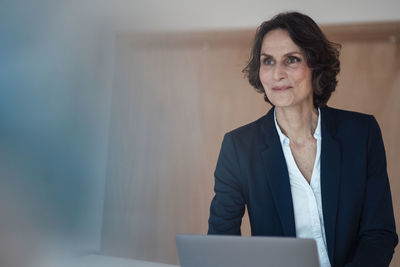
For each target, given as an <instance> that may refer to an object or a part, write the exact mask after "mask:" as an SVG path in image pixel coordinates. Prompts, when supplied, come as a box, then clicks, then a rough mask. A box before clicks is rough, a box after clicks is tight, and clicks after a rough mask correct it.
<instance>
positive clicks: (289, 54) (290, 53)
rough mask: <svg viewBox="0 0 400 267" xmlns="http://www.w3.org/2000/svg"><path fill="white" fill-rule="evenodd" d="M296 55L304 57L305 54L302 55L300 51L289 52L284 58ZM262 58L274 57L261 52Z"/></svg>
mask: <svg viewBox="0 0 400 267" xmlns="http://www.w3.org/2000/svg"><path fill="white" fill-rule="evenodd" d="M294 54H298V55H301V56H303V53H301V52H299V51H291V52H288V53H286V54H284V55H283V56H285V57H286V56H291V55H294ZM261 56H264V57H273V56H272V55H270V54H267V53H264V52H261V54H260V57H261Z"/></svg>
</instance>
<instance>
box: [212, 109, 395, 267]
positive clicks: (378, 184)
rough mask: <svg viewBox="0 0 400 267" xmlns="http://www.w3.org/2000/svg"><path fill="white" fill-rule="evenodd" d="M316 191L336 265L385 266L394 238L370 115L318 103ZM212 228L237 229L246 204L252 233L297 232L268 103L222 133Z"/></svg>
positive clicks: (383, 166)
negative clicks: (318, 176)
mask: <svg viewBox="0 0 400 267" xmlns="http://www.w3.org/2000/svg"><path fill="white" fill-rule="evenodd" d="M320 110H321V135H322V140H321V194H322V209H323V216H324V225H325V233H326V242H327V249H328V255H329V260H330V262H331V265H332V267H333V266H360V267H365V266H374V267H377V266H388V265H389V263H390V261H391V259H392V256H393V253H394V248H395V246H396V245H397V242H398V239H397V235H396V228H395V222H394V215H393V206H392V199H391V194H390V186H389V180H388V176H387V170H386V157H385V148H384V145H383V141H382V136H381V131H380V129H379V126H378V123H377V121H376V120H375V118H374V117H373V116H371V115H365V114H361V113H356V112H350V111H343V110H338V109H333V108H329V107H325V108H321V109H320ZM214 189H215V196H214V198H213V200H212V202H211V207H210V218H209V230H208V233H209V234H229V235H240V234H241V232H240V225H241V222H242V217H243V214H244V211H245V206H247V210H248V214H249V218H250V226H251V234H252V235H254V236H296V230H295V221H294V213H293V202H292V195H291V189H290V182H289V175H288V169H287V166H286V161H285V158H284V155H283V151H282V147H281V143H280V140H279V136H278V133H277V131H276V128H275V124H274V112H273V108H272V109H271V110H270V111H269V112H268V113H267V115H265V116H264V117H262V118H260V119H258V120H257V121H255V122H253V123H250V124H248V125H245V126H243V127H240V128H238V129H236V130H233V131H231V132H229V133H227V134H226V135H225V137H224V140H223V142H222V147H221V151H220V155H219V158H218V163H217V167H216V170H215V187H214Z"/></svg>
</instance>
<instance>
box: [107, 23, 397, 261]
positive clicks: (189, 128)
mask: <svg viewBox="0 0 400 267" xmlns="http://www.w3.org/2000/svg"><path fill="white" fill-rule="evenodd" d="M389 24H390V25H391V26H390V27H389V28H388V29H387V30H386V33H388V34H389V36H391V35H395V36H397V35H398V30H396V29H398V25H400V23H397V24H396V23H395V24H393V23H389ZM371 25H372V24H371ZM393 25H395V26H393ZM343 26H344V25H341V26H338V27H339V28H337V27H336V26H329V27H331V28H330V30H328V29H327V33H329V34H332V38H331V39H333V40H335V41H338V40H339V41H340V40H342V45H343V49H342V55H341V63H342V71H341V74H340V76H339V86H338V88H337V90H336V92H335V93H334V94H333V96H332V99H331V101H330V102H329V105H330V106H333V107H338V108H344V109H350V110H357V111H360V112H365V113H370V114H374V115H375V116H376V118H377V120H378V122H379V123H380V125H381V128H382V132H383V136H384V141H385V144H386V149H387V158H388V170H389V175H390V182H391V186H392V194H393V200H394V207H395V212H396V218H397V221H399V220H398V219H399V216H400V214H399V212H400V211H399V209H398V207H399V206H400V198H399V197H398V195H399V193H400V181H399V179H398V176H399V173H400V168H399V166H400V165H399V164H396V163H397V159H398V158H400V142H399V138H398V137H399V136H400V120H399V119H398V117H399V115H400V104H399V102H400V93H399V92H400V65H399V59H400V57H399V53H400V52H399V45H398V43H396V42H395V41H393V40H392V39H393V38H392V39H390V38H389V39H388V38H386V37H384V36H386V35H387V34H386V33H385V35H384V34H381V35H379V34H378V35H379V36H381V37H376V36H377V35H374V36H375V37H374V38H371V37H369V38H362V37H360V36H357V35H355V34H357V33H358V32H363V31H364V32H363V34H366V35H368V34H370V35H371V36H372V35H373V34H372V33H368V28H369V27H366V28H365V29H364V30H363V31H354V30H350V29H352V28H351V27H350V26H351V25H347V26H346V25H345V26H346V27H347V28H346V27H343ZM356 26H357V27H360V26H359V25H356ZM326 27H328V26H326ZM340 27H343V33H344V35H343V36H342V37H341V36H340V34H339V33H340ZM379 27H381V26H379ZM379 27H378V28H379ZM371 29H376V27H375V28H374V27H372V28H371ZM380 29H381V28H380ZM393 29H394V30H393ZM349 32H352V34H349ZM253 34H254V30H238V31H229V32H212V33H207V32H203V33H168V34H166V33H159V34H119V35H118V38H117V41H116V57H115V75H114V84H113V101H112V114H111V127H110V140H109V158H108V166H107V181H106V193H105V203H104V218H103V232H102V252H103V253H105V254H108V255H114V256H123V257H130V258H136V259H141V260H151V261H160V262H165V263H172V264H176V263H177V262H178V260H177V254H176V249H175V234H176V233H199V234H204V233H206V231H207V220H208V216H209V205H210V201H211V198H212V196H213V183H214V181H213V172H214V169H215V165H216V161H217V157H218V153H219V149H220V146H221V142H222V138H223V135H224V133H225V132H227V131H229V130H231V129H234V128H237V127H239V126H241V125H243V124H246V123H249V122H251V121H253V120H256V119H257V118H259V117H260V116H262V115H263V114H265V113H266V112H267V111H268V110H269V108H270V106H269V105H267V104H266V103H265V102H264V100H263V98H262V95H260V94H257V93H256V92H255V91H254V90H253V89H252V88H251V87H250V86H249V85H248V83H247V81H246V80H245V79H244V77H243V74H242V73H241V70H242V68H243V67H244V66H245V64H246V61H247V58H248V55H249V50H250V47H249V46H250V44H251V40H252V38H253ZM337 34H339V35H337ZM328 36H329V35H328ZM351 36H354V38H353V39H351V38H350V37H351ZM366 40H368V41H366ZM242 228H243V233H244V234H245V235H249V233H250V231H249V223H248V219H247V216H245V219H244V222H243V226H242ZM392 266H400V260H399V257H397V256H396V257H395V259H394V260H393V264H392Z"/></svg>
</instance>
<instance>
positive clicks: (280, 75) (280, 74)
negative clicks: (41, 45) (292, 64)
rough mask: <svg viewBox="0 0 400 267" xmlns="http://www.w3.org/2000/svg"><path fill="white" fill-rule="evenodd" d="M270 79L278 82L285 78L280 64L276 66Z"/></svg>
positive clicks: (283, 68) (283, 67) (283, 69)
mask: <svg viewBox="0 0 400 267" xmlns="http://www.w3.org/2000/svg"><path fill="white" fill-rule="evenodd" d="M272 76H273V77H272V78H273V79H274V80H276V81H280V80H282V79H283V78H285V77H286V71H285V66H283V65H282V64H276V65H275V67H274V70H273V74H272Z"/></svg>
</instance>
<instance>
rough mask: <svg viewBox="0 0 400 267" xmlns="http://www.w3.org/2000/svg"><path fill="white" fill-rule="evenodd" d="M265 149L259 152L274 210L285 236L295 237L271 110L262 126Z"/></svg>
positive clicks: (289, 200)
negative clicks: (273, 202)
mask: <svg viewBox="0 0 400 267" xmlns="http://www.w3.org/2000/svg"><path fill="white" fill-rule="evenodd" d="M262 131H263V133H264V135H265V142H266V145H267V147H266V149H265V150H264V151H262V152H261V155H262V158H263V163H264V164H263V166H264V170H265V173H266V178H267V181H268V185H269V187H270V191H271V194H272V197H273V199H274V201H275V206H276V210H277V212H278V214H279V219H280V221H281V224H282V229H283V233H284V235H285V236H296V228H295V222H294V212H293V201H292V193H291V189H290V181H289V174H288V170H287V166H286V161H285V157H284V155H283V151H282V147H281V143H280V141H279V136H278V133H277V131H276V128H275V122H274V109H273V108H272V109H271V110H270V111H269V112H268V114H267V115H266V117H265V121H264V123H263V124H262Z"/></svg>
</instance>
